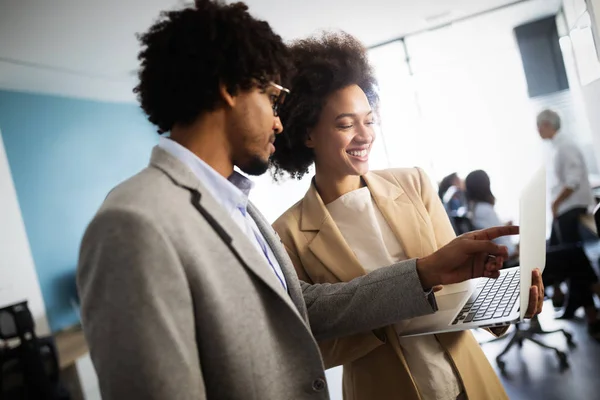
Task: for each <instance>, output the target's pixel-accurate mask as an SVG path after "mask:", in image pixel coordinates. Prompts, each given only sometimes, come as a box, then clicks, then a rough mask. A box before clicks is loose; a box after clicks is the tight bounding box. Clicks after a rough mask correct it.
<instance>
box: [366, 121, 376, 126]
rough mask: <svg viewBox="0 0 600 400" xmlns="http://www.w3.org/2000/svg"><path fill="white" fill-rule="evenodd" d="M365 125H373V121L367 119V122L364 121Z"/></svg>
mask: <svg viewBox="0 0 600 400" xmlns="http://www.w3.org/2000/svg"><path fill="white" fill-rule="evenodd" d="M365 125H368V126H371V125H375V121H367V122H365Z"/></svg>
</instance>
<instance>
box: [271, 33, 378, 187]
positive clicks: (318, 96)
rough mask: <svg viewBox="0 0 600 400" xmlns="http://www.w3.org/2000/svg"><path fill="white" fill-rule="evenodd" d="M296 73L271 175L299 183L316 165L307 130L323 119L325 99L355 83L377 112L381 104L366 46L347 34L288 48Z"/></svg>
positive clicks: (327, 35)
mask: <svg viewBox="0 0 600 400" xmlns="http://www.w3.org/2000/svg"><path fill="white" fill-rule="evenodd" d="M290 52H291V58H292V63H293V72H292V74H291V78H290V82H291V83H290V85H291V89H292V92H291V94H290V95H288V97H287V98H286V100H285V103H284V105H283V107H282V108H281V110H280V113H279V115H280V118H281V122H282V124H283V127H284V131H283V134H281V135H277V139H276V141H275V149H276V150H275V153H274V154H273V156H272V157H271V172H272V174H273V177H274V179H275V180H278V179H279V178H280V177H282V176H283V175H284V172H287V173H288V174H289V175H290V177H292V178H296V179H301V178H302V177H303V176H304V175H305V174H307V173H308V169H309V167H310V166H311V165H312V164H313V162H314V153H313V151H312V149H310V148H308V147H306V145H305V142H306V139H307V137H308V132H309V131H310V129H311V128H313V127H314V126H315V125H316V124H317V123H318V121H319V118H320V115H321V111H322V109H323V106H324V103H325V100H326V99H327V97H328V96H329V95H331V94H332V93H334V92H336V91H337V90H340V89H343V88H345V87H347V86H350V85H353V84H356V85H358V86H359V87H360V88H361V89H362V90H363V91H364V92H365V94H366V95H367V98H368V99H369V103H370V104H371V106H372V107H373V108H375V109H376V108H377V104H378V101H379V98H378V95H377V92H376V86H377V81H376V79H375V76H374V73H373V68H372V67H371V65H370V64H369V60H368V57H367V51H366V49H365V47H364V46H363V45H362V44H361V43H360V42H359V41H358V40H357V39H356V38H355V37H353V36H352V35H349V34H348V33H345V32H326V33H323V34H322V35H321V36H318V37H312V38H308V39H303V40H299V41H297V42H295V43H293V44H292V45H291V46H290Z"/></svg>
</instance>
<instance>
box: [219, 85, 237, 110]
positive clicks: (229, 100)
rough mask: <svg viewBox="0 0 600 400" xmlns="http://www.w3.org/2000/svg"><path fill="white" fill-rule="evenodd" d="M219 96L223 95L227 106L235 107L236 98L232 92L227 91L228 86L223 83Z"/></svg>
mask: <svg viewBox="0 0 600 400" xmlns="http://www.w3.org/2000/svg"><path fill="white" fill-rule="evenodd" d="M219 94H220V95H221V98H222V99H223V101H224V102H225V104H227V105H229V107H234V106H235V101H236V96H235V95H233V94H231V92H230V91H229V90H228V89H227V86H225V84H223V83H220V84H219Z"/></svg>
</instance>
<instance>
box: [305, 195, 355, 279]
mask: <svg viewBox="0 0 600 400" xmlns="http://www.w3.org/2000/svg"><path fill="white" fill-rule="evenodd" d="M300 229H301V230H302V231H304V232H311V231H312V232H315V233H316V235H315V237H314V239H313V240H312V241H311V242H310V243H309V245H308V248H309V249H310V251H311V252H312V253H313V254H314V255H315V256H316V257H317V258H318V259H319V260H320V261H321V263H323V265H324V266H325V267H326V268H327V269H328V270H329V271H330V272H331V273H332V274H333V275H334V276H335V277H336V278H338V279H339V280H340V281H342V282H348V281H350V280H352V279H354V278H356V277H358V276H362V275H364V274H365V270H364V269H363V267H362V266H361V265H360V262H359V261H358V259H357V258H356V256H355V254H354V252H353V251H352V249H351V248H350V247H349V246H348V244H347V243H346V240H345V239H344V237H343V236H342V234H341V232H340V230H339V229H338V227H337V225H336V224H335V222H334V221H333V219H332V218H331V215H330V214H329V212H328V211H327V208H326V207H325V204H324V203H323V200H322V199H321V196H320V195H319V193H318V192H317V189H316V188H315V185H314V183H313V184H311V186H310V188H309V189H308V192H307V193H306V196H305V197H304V200H303V202H302V215H301V221H300Z"/></svg>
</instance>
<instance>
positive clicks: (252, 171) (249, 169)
mask: <svg viewBox="0 0 600 400" xmlns="http://www.w3.org/2000/svg"><path fill="white" fill-rule="evenodd" d="M238 167H239V168H240V169H241V170H242V172H243V173H245V174H248V175H252V176H259V175H262V174H264V173H265V172H267V170H268V169H269V161H268V160H267V161H265V160H262V159H260V158H259V157H253V158H252V159H250V160H249V161H248V162H247V163H244V165H238Z"/></svg>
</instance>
